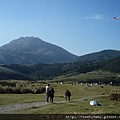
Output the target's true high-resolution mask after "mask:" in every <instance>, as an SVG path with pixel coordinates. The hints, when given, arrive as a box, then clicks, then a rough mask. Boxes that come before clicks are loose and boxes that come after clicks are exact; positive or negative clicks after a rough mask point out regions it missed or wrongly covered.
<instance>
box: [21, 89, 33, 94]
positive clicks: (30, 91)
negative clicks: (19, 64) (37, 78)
mask: <svg viewBox="0 0 120 120" xmlns="http://www.w3.org/2000/svg"><path fill="white" fill-rule="evenodd" d="M22 93H23V94H25V93H33V91H32V90H31V89H29V88H23V89H22Z"/></svg>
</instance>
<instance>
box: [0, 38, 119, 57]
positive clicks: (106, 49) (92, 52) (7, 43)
mask: <svg viewBox="0 0 120 120" xmlns="http://www.w3.org/2000/svg"><path fill="white" fill-rule="evenodd" d="M27 37H28V38H31V37H33V38H38V39H39V40H42V39H40V38H39V37H36V36H26V37H25V36H22V37H19V38H16V39H14V40H18V39H20V38H27ZM14 40H11V41H9V43H10V42H12V41H14ZM42 41H43V42H46V41H44V40H42ZM9 43H6V44H9ZM47 43H49V42H47ZM6 44H4V45H6ZM50 44H53V43H50ZM4 45H2V46H4ZM53 45H55V46H58V45H56V44H53ZM2 46H0V47H2ZM58 47H61V46H58ZM61 48H63V47H61ZM63 49H64V50H66V49H65V48H63ZM105 50H114V51H120V50H116V49H103V50H101V51H95V52H92V53H86V54H84V55H88V54H93V53H97V52H102V51H105ZM66 51H68V50H66ZM68 52H69V51H68ZM69 53H71V52H69ZM71 54H73V53H71ZM73 55H76V54H73ZM84 55H81V56H84ZM76 56H78V55H76ZM81 56H78V57H81Z"/></svg>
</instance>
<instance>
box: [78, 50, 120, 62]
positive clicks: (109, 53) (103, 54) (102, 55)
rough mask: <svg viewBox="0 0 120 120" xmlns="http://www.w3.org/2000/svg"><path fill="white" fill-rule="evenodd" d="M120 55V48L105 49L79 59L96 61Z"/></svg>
mask: <svg viewBox="0 0 120 120" xmlns="http://www.w3.org/2000/svg"><path fill="white" fill-rule="evenodd" d="M119 56H120V50H103V51H100V52H95V53H91V54H86V55H83V56H80V57H78V59H77V60H78V61H94V60H105V59H112V58H115V57H119Z"/></svg>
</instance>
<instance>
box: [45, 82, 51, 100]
mask: <svg viewBox="0 0 120 120" xmlns="http://www.w3.org/2000/svg"><path fill="white" fill-rule="evenodd" d="M49 97H50V84H48V85H47V86H46V102H49Z"/></svg>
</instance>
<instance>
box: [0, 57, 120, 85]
mask: <svg viewBox="0 0 120 120" xmlns="http://www.w3.org/2000/svg"><path fill="white" fill-rule="evenodd" d="M119 73H120V57H117V58H114V59H108V60H102V61H88V62H81V61H77V62H72V63H55V64H36V65H19V64H10V65H0V79H1V80H9V79H14V80H32V81H37V80H54V81H61V82H62V81H73V82H74V81H77V82H84V81H85V82H99V81H100V82H104V83H108V82H111V81H112V82H113V83H114V84H119V83H120V77H119Z"/></svg>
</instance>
